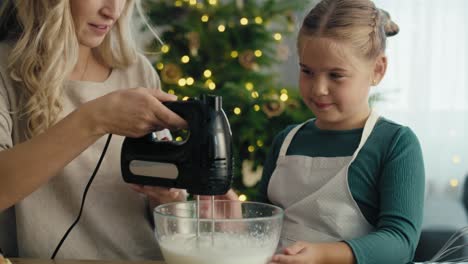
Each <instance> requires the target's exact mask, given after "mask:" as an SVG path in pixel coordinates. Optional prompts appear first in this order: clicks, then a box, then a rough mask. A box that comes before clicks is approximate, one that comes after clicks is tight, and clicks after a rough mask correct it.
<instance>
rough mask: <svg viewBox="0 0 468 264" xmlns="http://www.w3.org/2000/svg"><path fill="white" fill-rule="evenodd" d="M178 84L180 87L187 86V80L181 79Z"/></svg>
mask: <svg viewBox="0 0 468 264" xmlns="http://www.w3.org/2000/svg"><path fill="white" fill-rule="evenodd" d="M177 83H178V84H179V86H180V87H184V86H185V85H187V80H186V79H184V78H181V79H179V81H178V82H177Z"/></svg>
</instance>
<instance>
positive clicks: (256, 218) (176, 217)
mask: <svg viewBox="0 0 468 264" xmlns="http://www.w3.org/2000/svg"><path fill="white" fill-rule="evenodd" d="M203 201H207V202H209V201H210V200H203ZM196 202H197V201H196V200H193V201H181V202H172V203H165V204H161V205H158V206H156V207H155V208H154V209H153V216H154V217H155V216H156V215H159V216H162V217H165V218H171V219H186V220H194V221H197V220H198V221H200V222H211V221H213V220H214V221H215V222H218V223H219V222H254V221H262V220H263V221H264V220H267V219H276V218H281V219H283V217H284V209H283V208H281V207H279V206H277V205H273V204H269V203H262V202H253V201H233V200H215V203H216V202H232V203H239V204H257V205H262V206H268V207H271V208H272V209H276V210H277V211H278V213H277V214H275V215H272V216H264V217H252V218H227V219H220V218H214V219H212V218H200V219H197V218H196V217H188V216H174V215H169V214H164V213H162V212H160V211H158V210H159V209H161V208H163V207H167V206H171V205H177V204H187V203H189V204H194V203H196Z"/></svg>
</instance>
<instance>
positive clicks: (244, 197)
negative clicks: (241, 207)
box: [239, 194, 247, 202]
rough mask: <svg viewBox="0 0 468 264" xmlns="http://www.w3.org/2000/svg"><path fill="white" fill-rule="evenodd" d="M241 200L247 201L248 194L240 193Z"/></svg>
mask: <svg viewBox="0 0 468 264" xmlns="http://www.w3.org/2000/svg"><path fill="white" fill-rule="evenodd" d="M239 201H241V202H245V201H247V196H245V194H241V195H239Z"/></svg>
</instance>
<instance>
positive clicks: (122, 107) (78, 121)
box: [0, 88, 185, 210]
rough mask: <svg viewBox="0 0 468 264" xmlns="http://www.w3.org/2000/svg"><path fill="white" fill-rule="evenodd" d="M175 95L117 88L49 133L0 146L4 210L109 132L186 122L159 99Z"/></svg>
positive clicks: (0, 197) (0, 192)
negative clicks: (116, 90) (5, 146)
mask: <svg viewBox="0 0 468 264" xmlns="http://www.w3.org/2000/svg"><path fill="white" fill-rule="evenodd" d="M175 99H176V97H174V96H171V95H169V94H165V93H163V92H161V91H157V90H151V89H146V88H136V89H128V90H122V91H118V92H113V93H110V94H108V95H105V96H103V97H100V98H97V99H95V100H93V101H90V102H88V103H86V104H83V105H82V106H81V107H80V108H79V109H77V110H75V111H74V112H72V113H71V114H69V115H68V116H66V117H65V118H64V119H63V120H61V121H59V122H58V123H57V124H55V125H54V126H52V127H51V128H50V129H48V130H47V131H46V132H44V133H42V134H40V135H38V136H35V137H33V138H32V139H30V140H28V141H26V142H23V143H21V144H18V145H16V146H14V147H12V148H10V149H7V150H3V151H0V172H1V174H0V210H3V209H6V208H8V207H10V206H12V205H13V204H15V203H17V202H18V201H20V200H21V199H23V198H25V197H26V196H28V195H29V194H30V193H32V192H34V191H35V190H36V189H37V188H39V187H40V186H42V185H43V184H45V183H46V182H48V181H49V180H50V179H51V178H53V177H54V175H56V174H57V173H58V172H59V171H60V170H61V169H63V168H64V167H65V166H66V165H67V164H68V163H69V162H71V161H72V160H73V159H74V158H75V157H77V156H78V155H79V154H80V153H81V152H82V151H84V150H85V149H86V148H87V147H89V146H90V145H91V144H93V143H94V142H95V141H96V140H98V139H99V138H100V137H102V136H103V135H105V134H107V133H112V134H118V135H122V136H131V137H139V136H143V135H145V134H147V133H149V132H151V131H155V130H158V129H161V128H163V127H170V128H176V127H179V128H180V127H183V126H185V121H183V120H182V119H181V118H180V117H179V116H177V115H176V114H175V113H173V112H172V111H170V110H169V109H167V108H166V107H165V106H164V105H163V104H162V103H161V102H162V101H169V100H175Z"/></svg>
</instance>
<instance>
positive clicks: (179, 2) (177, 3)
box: [174, 0, 183, 7]
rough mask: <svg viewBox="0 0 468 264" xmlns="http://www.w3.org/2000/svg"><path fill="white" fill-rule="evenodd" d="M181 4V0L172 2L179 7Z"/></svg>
mask: <svg viewBox="0 0 468 264" xmlns="http://www.w3.org/2000/svg"><path fill="white" fill-rule="evenodd" d="M182 4H183V3H182V1H179V0H177V1H175V3H174V5H175V6H177V7H181V6H182Z"/></svg>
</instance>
